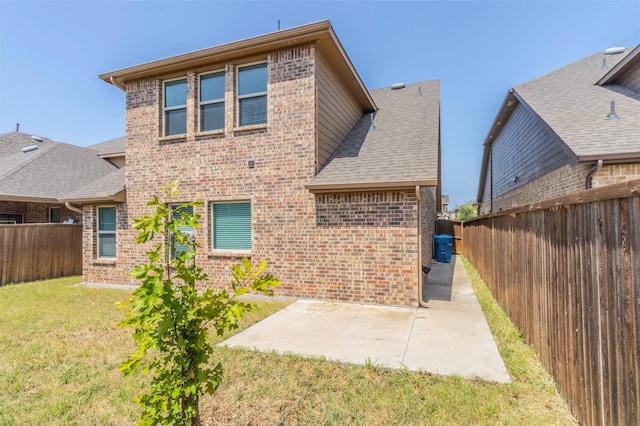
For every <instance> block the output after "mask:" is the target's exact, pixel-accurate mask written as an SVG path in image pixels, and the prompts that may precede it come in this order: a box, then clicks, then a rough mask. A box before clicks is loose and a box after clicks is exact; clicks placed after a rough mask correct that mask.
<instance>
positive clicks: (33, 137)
mask: <svg viewBox="0 0 640 426" xmlns="http://www.w3.org/2000/svg"><path fill="white" fill-rule="evenodd" d="M31 139H33V140H34V141H36V142H44V139H42V138H41V137H40V136H35V135H34V136H31Z"/></svg>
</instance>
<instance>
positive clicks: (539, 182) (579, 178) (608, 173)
mask: <svg viewBox="0 0 640 426" xmlns="http://www.w3.org/2000/svg"><path fill="white" fill-rule="evenodd" d="M592 168H593V165H592V164H577V165H575V166H573V165H566V166H563V167H560V168H558V169H556V170H554V171H552V172H550V173H547V174H546V175H544V176H542V177H539V178H538V179H535V180H533V181H531V182H529V183H526V184H524V185H521V186H519V187H517V188H515V189H513V190H511V191H509V192H507V193H506V194H504V195H502V196H499V197H495V198H494V199H493V211H499V210H507V209H510V208H513V207H518V206H523V205H526V204H531V203H537V202H539V201H544V200H548V199H550V198H555V197H560V196H562V195H567V194H571V193H573V192H577V191H582V190H584V189H585V187H586V186H585V185H586V179H587V175H588V174H589V172H590V171H591V170H592ZM638 178H640V163H629V164H605V165H603V166H602V168H601V169H600V170H599V171H598V173H596V174H595V175H594V176H593V178H592V186H593V187H594V188H595V187H598V186H606V185H611V184H614V183H619V182H625V181H628V180H632V179H638ZM490 211H491V202H490V201H489V200H487V201H486V202H484V203H482V205H481V207H480V214H486V213H489V212H490Z"/></svg>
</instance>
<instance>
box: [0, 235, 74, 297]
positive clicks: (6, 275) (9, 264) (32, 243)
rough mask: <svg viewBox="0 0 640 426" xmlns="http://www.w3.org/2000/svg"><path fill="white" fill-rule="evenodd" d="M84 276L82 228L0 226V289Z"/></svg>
mask: <svg viewBox="0 0 640 426" xmlns="http://www.w3.org/2000/svg"><path fill="white" fill-rule="evenodd" d="M81 273H82V225H65V224H42V223H38V224H25V225H0V285H5V284H9V283H19V282H23V281H36V280H43V279H49V278H56V277H64V276H69V275H80V274H81Z"/></svg>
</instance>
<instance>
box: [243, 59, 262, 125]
mask: <svg viewBox="0 0 640 426" xmlns="http://www.w3.org/2000/svg"><path fill="white" fill-rule="evenodd" d="M266 122H267V64H266V63H261V64H254V65H249V66H246V67H239V68H238V125H239V126H251V125H253V124H264V123H266Z"/></svg>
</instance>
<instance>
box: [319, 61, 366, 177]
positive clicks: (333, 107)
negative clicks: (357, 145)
mask: <svg viewBox="0 0 640 426" xmlns="http://www.w3.org/2000/svg"><path fill="white" fill-rule="evenodd" d="M317 90H318V95H317V99H318V106H317V108H318V120H317V132H318V151H317V168H318V170H320V169H321V168H322V167H323V166H324V165H325V163H326V162H327V160H328V159H329V157H331V154H333V152H334V151H335V150H336V148H337V147H338V145H340V143H341V142H342V141H343V140H344V138H345V136H347V133H349V131H350V130H351V128H352V127H353V126H354V125H355V124H356V122H357V121H358V120H359V119H360V117H361V116H362V109H361V108H360V107H359V106H358V103H357V101H356V100H355V99H354V98H353V96H351V94H350V93H349V92H348V91H347V89H346V87H345V86H344V84H343V83H342V82H341V81H340V79H339V78H338V77H337V75H336V74H335V72H334V71H333V69H331V66H330V65H329V63H328V62H327V60H326V59H325V58H324V57H323V56H322V55H320V54H319V55H318V56H317Z"/></svg>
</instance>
